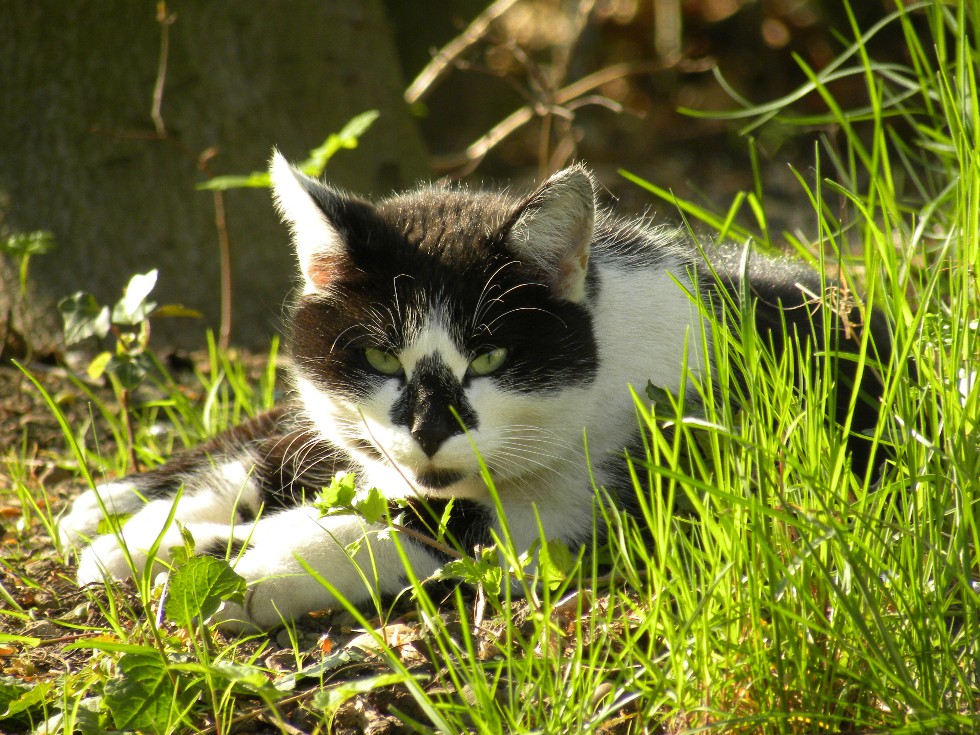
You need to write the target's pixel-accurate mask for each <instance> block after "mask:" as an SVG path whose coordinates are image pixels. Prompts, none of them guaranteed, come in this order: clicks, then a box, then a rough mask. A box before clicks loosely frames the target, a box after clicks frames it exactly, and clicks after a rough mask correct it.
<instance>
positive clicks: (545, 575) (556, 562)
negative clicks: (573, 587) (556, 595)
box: [538, 539, 575, 589]
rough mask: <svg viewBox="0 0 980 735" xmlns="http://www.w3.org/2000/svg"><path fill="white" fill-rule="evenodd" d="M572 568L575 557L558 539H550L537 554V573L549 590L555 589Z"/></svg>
mask: <svg viewBox="0 0 980 735" xmlns="http://www.w3.org/2000/svg"><path fill="white" fill-rule="evenodd" d="M574 567H575V556H574V555H573V554H572V552H571V551H570V550H569V548H568V546H567V545H566V544H565V542H563V541H561V540H559V539H551V540H550V541H548V543H546V544H545V545H544V546H542V547H541V550H540V551H539V552H538V571H539V572H540V574H541V581H542V582H543V583H544V584H546V585H547V586H548V588H549V589H557V588H558V587H559V586H560V585H561V583H562V582H564V581H565V579H567V578H568V575H569V573H570V572H571V571H572V569H573V568H574Z"/></svg>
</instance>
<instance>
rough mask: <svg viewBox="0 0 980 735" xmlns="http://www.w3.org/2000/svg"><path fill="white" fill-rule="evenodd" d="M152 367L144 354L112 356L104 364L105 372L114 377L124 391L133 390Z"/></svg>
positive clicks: (148, 357)
mask: <svg viewBox="0 0 980 735" xmlns="http://www.w3.org/2000/svg"><path fill="white" fill-rule="evenodd" d="M152 367H153V360H152V358H151V357H150V356H149V355H147V354H146V353H140V354H138V355H128V354H126V353H123V354H120V355H113V356H112V357H111V358H109V360H108V361H106V363H105V371H106V372H107V373H109V374H110V375H113V376H115V378H116V379H117V380H118V381H119V384H120V385H121V386H122V387H123V388H125V389H126V390H133V389H134V388H136V386H138V385H139V384H140V383H142V382H143V378H145V377H146V374H147V372H149V370H150V369H151V368H152Z"/></svg>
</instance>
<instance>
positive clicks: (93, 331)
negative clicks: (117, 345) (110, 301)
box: [58, 291, 112, 345]
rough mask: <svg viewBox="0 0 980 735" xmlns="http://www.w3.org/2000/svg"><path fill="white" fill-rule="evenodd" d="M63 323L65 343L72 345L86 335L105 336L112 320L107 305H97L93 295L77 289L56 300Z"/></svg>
mask: <svg viewBox="0 0 980 735" xmlns="http://www.w3.org/2000/svg"><path fill="white" fill-rule="evenodd" d="M58 311H60V312H61V318H62V319H63V320H64V323H65V344H69V345H73V344H75V343H77V342H81V341H82V340H83V339H86V338H87V337H105V336H106V335H107V334H109V329H110V328H111V327H112V322H111V320H110V319H109V307H108V306H99V302H98V301H96V300H95V297H94V296H92V294H90V293H85V291H79V292H78V293H75V294H73V295H71V296H68V297H66V298H64V299H62V300H61V301H59V302H58Z"/></svg>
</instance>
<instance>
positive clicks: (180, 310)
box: [150, 304, 204, 319]
mask: <svg viewBox="0 0 980 735" xmlns="http://www.w3.org/2000/svg"><path fill="white" fill-rule="evenodd" d="M150 316H151V317H163V318H165V319H173V318H180V319H201V318H202V317H203V316H204V315H203V314H202V313H201V312H199V311H198V310H197V309H188V308H187V307H186V306H183V305H181V304H164V305H163V306H158V307H157V308H156V309H154V310H153V313H152V314H150Z"/></svg>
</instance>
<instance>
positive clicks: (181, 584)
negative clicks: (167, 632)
mask: <svg viewBox="0 0 980 735" xmlns="http://www.w3.org/2000/svg"><path fill="white" fill-rule="evenodd" d="M222 600H233V601H235V602H237V603H239V604H241V603H242V602H244V600H245V579H244V578H243V577H242V576H241V575H239V574H236V573H235V570H234V569H232V568H231V565H230V564H229V563H228V562H227V561H225V560H224V559H217V558H215V557H213V556H195V557H192V558H191V559H188V560H187V563H186V564H184V565H183V566H182V567H180V568H179V569H177V570H176V571H175V572H174V573H173V575H172V576H171V577H170V585H169V593H168V595H167V601H166V603H165V605H164V612H165V613H166V615H167V618H168V619H169V620H171V621H173V622H174V623H176V624H177V625H180V626H182V627H184V628H190V627H191V626H192V625H193V624H194V621H195V620H196V619H198V618H199V619H201V620H205V619H207V618H209V617H211V616H212V615H214V614H215V612H217V610H218V606H219V605H220V604H221V602H222Z"/></svg>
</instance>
